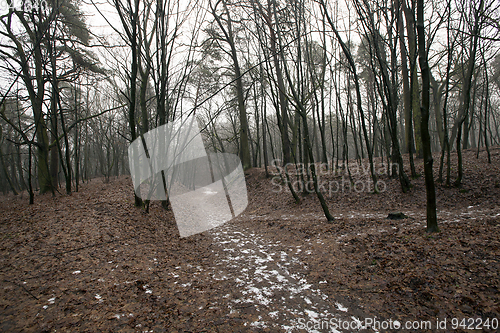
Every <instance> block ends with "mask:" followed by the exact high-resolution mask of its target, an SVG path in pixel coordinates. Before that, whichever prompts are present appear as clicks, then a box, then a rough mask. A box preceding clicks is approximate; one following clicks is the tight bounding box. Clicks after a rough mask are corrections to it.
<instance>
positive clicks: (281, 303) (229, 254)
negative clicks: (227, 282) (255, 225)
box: [211, 223, 359, 332]
mask: <svg viewBox="0 0 500 333" xmlns="http://www.w3.org/2000/svg"><path fill="white" fill-rule="evenodd" d="M211 234H212V235H213V238H214V242H215V243H216V244H217V245H218V246H219V247H220V250H221V251H220V252H219V253H218V254H216V256H217V257H218V260H217V261H216V262H215V264H216V269H217V270H218V274H219V275H220V276H219V278H220V279H233V280H234V281H236V282H237V287H238V289H237V290H232V291H230V292H229V293H228V294H226V295H224V296H223V297H227V298H229V299H230V302H229V308H230V316H231V315H234V316H238V315H241V314H242V313H246V314H248V313H254V314H256V315H257V320H255V321H253V322H248V323H245V325H249V326H250V327H255V328H271V329H272V331H285V332H294V331H297V329H298V328H304V331H307V332H317V330H314V329H313V327H314V325H318V324H320V325H323V328H326V327H327V326H325V325H328V324H330V322H335V321H340V322H342V321H348V322H353V321H354V322H356V321H358V322H359V319H358V318H357V317H355V316H354V314H353V312H352V311H349V309H348V308H347V307H345V306H344V305H343V304H341V303H340V302H339V301H337V300H335V299H334V298H332V297H329V296H327V295H326V294H325V293H323V292H322V291H321V288H320V286H317V285H313V284H311V283H309V282H308V281H307V279H306V277H305V276H304V275H303V274H301V273H300V270H307V265H306V264H305V263H303V262H302V261H300V260H299V259H298V258H297V257H296V256H295V255H296V254H298V253H300V252H302V251H303V246H301V245H299V246H296V247H293V246H292V247H290V246H287V245H286V244H283V243H282V242H281V241H277V242H270V241H269V240H268V239H265V237H264V236H262V235H259V234H256V233H255V232H253V231H252V230H249V229H241V228H238V227H237V224H235V223H228V224H226V225H224V226H223V227H221V228H217V229H216V230H214V231H211ZM307 245H308V244H305V245H304V248H307V247H308V246H307ZM306 254H311V250H306ZM297 268H298V269H297ZM297 271H299V272H297ZM319 283H320V285H321V284H326V283H328V282H327V281H326V280H325V281H320V282H319ZM308 328H310V329H308ZM322 331H324V330H322ZM328 331H331V332H335V331H336V330H334V329H333V326H332V327H331V330H328Z"/></svg>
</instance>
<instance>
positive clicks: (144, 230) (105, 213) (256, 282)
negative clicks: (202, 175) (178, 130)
mask: <svg viewBox="0 0 500 333" xmlns="http://www.w3.org/2000/svg"><path fill="white" fill-rule="evenodd" d="M491 153H492V163H491V164H488V163H487V162H486V153H485V152H481V153H480V156H479V159H476V158H475V152H474V151H471V150H469V151H466V152H465V156H464V158H465V162H464V163H465V165H464V173H465V174H464V176H465V178H464V181H463V186H462V187H461V188H447V187H444V186H443V185H441V184H438V185H437V197H438V218H439V226H440V228H441V232H440V233H437V234H426V233H425V188H424V184H423V179H422V178H423V177H420V178H418V179H415V180H413V181H412V183H413V185H414V186H413V188H412V190H411V191H410V192H409V193H406V194H403V193H401V190H400V188H399V183H398V181H397V180H396V179H391V178H389V177H388V176H387V175H385V167H383V166H381V165H378V170H379V172H380V181H381V183H380V184H381V185H382V184H383V190H382V186H381V190H382V192H381V193H380V194H376V195H375V194H371V193H370V192H369V190H368V188H369V185H370V184H369V177H368V174H367V173H366V172H364V170H365V169H363V168H359V167H358V168H356V167H354V162H351V165H352V167H351V175H352V177H353V183H351V182H350V181H349V178H348V175H347V174H335V173H332V172H327V171H326V170H325V171H324V172H323V175H322V177H321V181H322V182H323V183H322V184H323V189H324V191H325V194H326V197H327V201H328V205H329V207H330V209H331V212H332V214H333V215H334V216H335V217H336V220H335V221H334V222H333V223H327V222H326V219H325V218H324V216H323V215H322V212H321V209H320V207H319V205H318V203H317V199H316V197H315V195H314V194H303V193H301V203H300V204H296V203H295V202H294V201H293V198H292V197H291V195H290V193H288V191H287V189H286V188H285V187H284V186H283V185H282V184H281V183H280V180H279V177H276V176H272V177H270V178H266V177H265V174H264V171H263V170H262V169H252V170H250V171H249V172H247V175H246V176H247V188H248V192H249V206H248V207H247V209H246V210H245V212H244V213H243V214H242V215H241V216H239V217H238V218H236V219H235V220H233V221H231V222H229V223H226V224H225V225H223V226H221V227H219V228H216V229H213V230H211V231H208V232H204V233H202V234H197V235H194V236H191V237H188V238H179V236H178V233H177V229H176V226H175V222H174V217H173V214H172V212H170V211H165V210H163V209H162V208H161V207H160V205H159V204H157V203H153V204H152V206H151V210H150V212H149V213H148V214H147V213H145V212H144V211H143V210H141V209H139V208H135V207H133V193H132V186H131V181H130V177H125V176H124V177H119V178H116V179H112V180H111V181H110V182H109V183H104V182H103V180H102V179H96V180H93V181H91V182H89V183H86V184H83V186H82V187H81V190H80V192H78V193H73V194H72V195H71V196H66V195H58V196H56V197H55V198H52V197H51V196H50V195H45V196H37V197H36V198H35V204H34V205H31V206H29V205H27V198H26V195H25V194H24V197H22V196H18V197H13V196H6V197H2V198H0V212H1V217H0V229H1V235H2V243H1V245H0V280H1V281H2V288H1V289H0V295H1V297H0V330H1V331H27V332H41V331H44V332H52V331H56V330H57V331H63V332H65V331H67V332H76V331H86V332H97V331H100V332H106V331H109V332H135V331H154V332H236V331H240V332H241V331H248V332H276V331H283V332H285V331H287V332H299V331H313V329H315V328H316V329H317V331H320V332H323V331H325V332H326V331H329V329H331V328H332V327H333V326H330V327H328V330H327V327H326V326H328V325H332V324H333V323H337V324H338V323H341V322H349V321H351V322H352V321H353V320H354V319H352V318H356V320H359V321H361V322H364V323H367V322H366V319H367V318H375V317H377V318H378V319H379V320H380V321H382V320H387V322H389V320H391V321H392V322H394V321H395V320H397V321H398V322H400V323H405V322H406V321H418V322H419V323H425V322H427V321H430V322H431V324H432V325H433V326H432V327H427V331H435V330H436V327H435V325H436V321H437V320H438V319H439V320H443V319H444V318H447V329H446V330H444V331H460V330H461V329H463V328H464V326H457V327H452V325H453V323H452V322H451V318H458V319H460V321H461V320H462V319H466V320H467V318H474V320H476V321H474V327H476V325H477V324H479V323H480V322H479V318H480V319H481V320H482V324H484V323H486V320H488V325H489V328H488V327H486V326H484V325H482V326H481V327H482V328H483V331H491V332H493V331H497V330H496V329H495V327H494V326H492V325H495V324H494V323H495V322H496V325H498V319H500V303H499V302H500V296H499V295H500V294H499V289H500V285H499V277H498V272H499V271H500V263H499V260H500V249H499V245H500V241H499V239H500V238H499V231H500V206H499V202H500V199H499V198H500V148H499V147H494V148H492V149H491ZM379 162H380V160H379V159H377V163H379ZM420 163H421V161H417V169H418V168H419V167H420V166H419V164H420ZM435 164H437V160H436V161H435ZM452 165H454V164H452ZM364 168H366V166H364ZM435 168H437V165H435ZM356 170H357V171H356ZM417 171H418V170H417ZM453 173H454V172H453ZM306 192H307V191H306ZM391 212H402V213H404V214H405V215H407V216H408V218H405V219H402V220H391V219H387V218H386V217H387V215H388V214H389V213H391ZM318 323H320V324H321V325H322V326H321V327H319V326H317V325H319V324H318ZM460 323H462V322H459V324H460ZM469 323H470V322H469V321H465V322H463V324H466V325H468V324H469ZM314 325H316V326H314ZM308 327H309V329H308ZM341 328H342V327H341ZM341 328H338V330H340V331H351V330H350V329H347V330H345V329H341ZM367 328H369V327H367ZM455 328H456V329H455ZM368 331H373V330H368ZM383 331H386V330H385V329H384V330H383ZM422 331H425V329H424V330H422Z"/></svg>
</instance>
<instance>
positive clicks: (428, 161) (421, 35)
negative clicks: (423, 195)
mask: <svg viewBox="0 0 500 333" xmlns="http://www.w3.org/2000/svg"><path fill="white" fill-rule="evenodd" d="M417 35H418V59H419V64H420V72H421V73H422V102H421V103H422V106H421V115H422V121H421V131H422V132H421V136H422V148H423V154H424V173H425V189H426V192H427V232H437V231H439V228H438V225H437V213H436V189H435V187H434V175H433V169H432V164H433V159H432V152H431V137H430V135H429V105H430V97H429V96H430V69H429V62H428V60H427V54H428V52H427V45H426V38H425V27H424V0H418V2H417Z"/></svg>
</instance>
